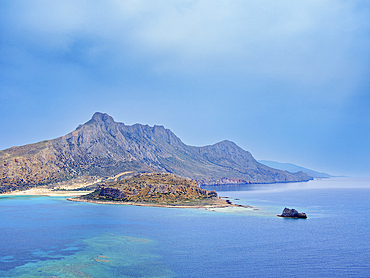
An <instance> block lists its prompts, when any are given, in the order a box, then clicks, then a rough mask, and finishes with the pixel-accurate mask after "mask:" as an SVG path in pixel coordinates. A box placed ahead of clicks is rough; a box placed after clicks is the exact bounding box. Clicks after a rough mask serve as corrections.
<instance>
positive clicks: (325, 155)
mask: <svg viewBox="0 0 370 278" xmlns="http://www.w3.org/2000/svg"><path fill="white" fill-rule="evenodd" d="M369 19H370V1H356V0H351V1H348V0H319V1H316V0H302V1H296V0H281V1H276V0H258V1H257V0H256V1H242V0H240V1H235V0H233V1H227V0H212V1H206V0H203V1H196V0H176V1H173V0H167V1H164V0H156V1H152V0H147V1H141V0H136V1H134V0H104V1H97V0H96V1H95V0H85V1H84V0H79V1H75V0H73V1H72V0H62V1H46V0H45V1H43V0H34V1H26V0H24V1H20V0H2V1H0V103H1V105H0V117H1V120H0V134H1V136H0V149H5V148H9V147H11V146H14V145H23V144H27V143H34V142H38V141H41V140H45V139H52V138H56V137H59V136H62V135H65V134H66V133H68V132H70V131H72V130H74V129H75V128H76V127H77V126H78V125H79V124H81V123H84V122H87V121H88V120H89V119H90V118H91V116H92V115H93V113H94V112H96V111H100V112H106V113H108V114H109V115H111V116H112V117H113V118H114V119H115V120H116V121H119V122H124V123H125V124H134V123H142V124H149V125H154V124H157V125H164V126H165V127H166V128H169V129H171V130H172V131H173V132H174V133H175V134H176V135H177V136H179V137H180V138H181V140H182V141H183V142H184V143H186V144H188V145H195V146H202V145H210V144H213V143H216V142H218V141H221V140H224V139H229V140H231V141H234V142H235V143H236V144H238V145H239V146H241V147H242V148H244V149H246V150H248V151H250V152H251V153H252V154H253V155H254V157H255V158H256V159H267V160H275V161H279V162H290V163H295V164H298V165H301V166H305V167H308V168H312V169H314V170H319V171H325V172H329V173H331V174H343V175H370V20H369Z"/></svg>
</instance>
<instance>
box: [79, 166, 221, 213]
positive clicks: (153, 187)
mask: <svg viewBox="0 0 370 278" xmlns="http://www.w3.org/2000/svg"><path fill="white" fill-rule="evenodd" d="M78 199H79V200H86V201H98V202H104V201H105V202H107V201H108V202H120V203H122V202H123V203H130V204H131V203H134V204H156V205H174V206H179V205H186V206H190V205H194V204H196V205H199V204H201V203H202V204H209V203H214V201H217V202H220V199H219V198H218V195H217V193H216V192H215V191H208V190H205V189H202V188H200V187H199V186H198V185H197V183H196V182H195V181H194V180H189V179H182V178H180V177H177V176H175V175H173V174H164V173H156V174H141V175H136V176H134V177H131V178H128V179H124V180H121V181H118V182H109V183H105V184H103V185H101V186H100V187H99V188H98V189H97V190H96V191H94V192H93V193H90V194H88V195H86V196H82V197H79V198H78ZM223 202H224V203H225V204H227V203H226V202H225V201H223Z"/></svg>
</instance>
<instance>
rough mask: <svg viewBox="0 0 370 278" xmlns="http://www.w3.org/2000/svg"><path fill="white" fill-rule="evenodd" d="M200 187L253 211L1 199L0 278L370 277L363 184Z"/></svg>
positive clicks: (367, 190) (369, 185)
mask: <svg viewBox="0 0 370 278" xmlns="http://www.w3.org/2000/svg"><path fill="white" fill-rule="evenodd" d="M205 188H206V189H215V190H216V191H218V193H219V195H220V196H227V197H230V198H231V200H232V201H233V202H234V203H238V204H248V205H252V206H254V208H250V209H245V208H241V209H239V208H238V209H217V210H213V209H210V210H203V209H172V208H151V207H136V206H122V205H100V204H90V203H77V202H69V201H67V200H66V199H65V198H62V197H35V196H29V197H27V196H26V197H20V196H1V197H0V236H1V238H0V277H52V276H54V277H249V276H251V277H370V244H369V242H370V232H369V227H370V225H369V224H370V216H369V208H370V202H369V200H370V198H369V197H370V181H369V180H350V179H327V180H315V181H311V182H308V183H291V184H273V185H254V186H247V185H245V186H221V187H205ZM285 206H287V207H290V208H295V209H297V210H298V211H302V212H306V213H307V215H308V219H284V218H279V217H276V215H277V214H280V213H281V212H282V210H283V209H284V207H285Z"/></svg>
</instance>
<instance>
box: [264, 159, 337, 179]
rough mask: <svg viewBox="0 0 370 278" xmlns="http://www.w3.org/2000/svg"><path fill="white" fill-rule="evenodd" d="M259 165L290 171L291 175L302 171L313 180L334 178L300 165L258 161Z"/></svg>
mask: <svg viewBox="0 0 370 278" xmlns="http://www.w3.org/2000/svg"><path fill="white" fill-rule="evenodd" d="M257 161H258V162H259V163H262V164H265V165H267V166H269V167H272V168H275V169H279V170H283V171H288V172H291V173H296V172H299V171H302V172H303V173H306V174H307V175H309V176H311V177H313V178H330V177H333V176H332V175H330V174H328V173H323V172H318V171H315V170H312V169H308V168H305V167H302V166H299V165H295V164H293V163H282V162H277V161H271V160H257Z"/></svg>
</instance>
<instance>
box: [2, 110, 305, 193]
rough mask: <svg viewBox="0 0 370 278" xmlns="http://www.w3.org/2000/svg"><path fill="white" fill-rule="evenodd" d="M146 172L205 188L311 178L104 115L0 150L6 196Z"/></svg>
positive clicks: (231, 146)
mask: <svg viewBox="0 0 370 278" xmlns="http://www.w3.org/2000/svg"><path fill="white" fill-rule="evenodd" d="M144 172H147V173H148V172H168V173H173V174H176V175H178V176H181V177H187V178H191V179H194V180H196V181H197V182H198V184H200V185H202V184H226V183H275V182H296V181H307V180H309V179H311V178H310V177H309V176H308V175H307V174H305V173H303V172H299V173H294V174H292V173H289V172H286V171H282V170H277V169H273V168H270V167H268V166H266V165H264V164H261V163H259V162H257V161H256V160H255V159H254V158H253V156H252V155H251V154H250V153H249V152H248V151H245V150H243V149H242V148H240V147H238V146H237V145H236V144H235V143H233V142H231V141H227V140H225V141H222V142H219V143H216V144H214V145H210V146H204V147H193V146H188V145H186V144H184V143H183V142H182V141H181V140H180V139H179V138H178V137H177V136H176V135H175V134H174V133H173V132H171V131H170V130H169V129H165V128H164V127H163V126H156V125H155V126H153V127H150V126H148V125H141V124H135V125H131V126H130V125H125V124H123V123H118V122H115V121H114V120H113V118H112V117H111V116H109V115H107V114H103V113H99V112H97V113H95V114H94V115H93V117H92V118H91V119H90V120H89V121H88V122H86V123H85V124H83V125H80V126H78V127H77V129H76V130H74V131H72V132H71V133H68V134H67V135H65V136H62V137H59V138H56V139H52V140H46V141H42V142H38V143H35V144H29V145H24V146H20V147H12V148H9V149H6V150H3V151H0V192H6V191H12V190H17V189H27V188H29V187H34V186H39V185H50V184H55V183H58V182H63V181H69V180H72V181H73V180H79V181H84V180H86V179H89V178H90V179H91V178H95V179H97V180H102V179H103V180H104V179H109V178H110V179H112V178H114V179H118V178H122V177H124V176H126V175H127V174H134V173H144Z"/></svg>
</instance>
